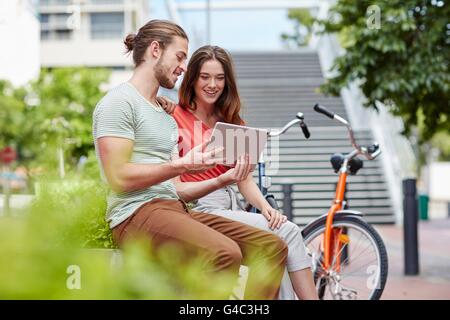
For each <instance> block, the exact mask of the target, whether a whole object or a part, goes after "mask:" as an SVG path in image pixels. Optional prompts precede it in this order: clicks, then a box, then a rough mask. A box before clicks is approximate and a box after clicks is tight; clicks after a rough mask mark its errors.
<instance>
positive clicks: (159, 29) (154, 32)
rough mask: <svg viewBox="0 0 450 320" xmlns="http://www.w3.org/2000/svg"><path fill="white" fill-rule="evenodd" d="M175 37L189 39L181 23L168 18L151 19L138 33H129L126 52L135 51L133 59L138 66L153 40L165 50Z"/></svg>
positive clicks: (125, 41)
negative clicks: (178, 23)
mask: <svg viewBox="0 0 450 320" xmlns="http://www.w3.org/2000/svg"><path fill="white" fill-rule="evenodd" d="M174 37H181V38H184V39H186V40H188V36H187V35H186V32H184V30H183V29H182V28H181V27H180V26H179V25H177V24H175V23H173V22H170V21H167V20H150V21H149V22H147V23H146V24H145V25H144V26H142V27H141V28H140V29H139V31H138V33H137V34H134V33H130V34H129V35H127V36H126V38H125V40H124V41H123V42H124V44H125V46H126V48H127V50H126V53H129V52H133V61H134V64H135V66H136V67H137V66H139V65H140V64H141V63H142V62H143V61H144V58H143V57H144V54H145V51H146V50H147V48H148V46H149V45H150V44H151V43H152V42H153V41H158V43H159V45H160V46H161V48H162V49H163V50H164V48H165V47H166V46H168V45H169V44H171V43H172V41H173V38H174Z"/></svg>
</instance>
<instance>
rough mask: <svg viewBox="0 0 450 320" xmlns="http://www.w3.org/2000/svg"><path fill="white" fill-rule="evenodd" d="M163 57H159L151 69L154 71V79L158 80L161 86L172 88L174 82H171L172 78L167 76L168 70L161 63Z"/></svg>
mask: <svg viewBox="0 0 450 320" xmlns="http://www.w3.org/2000/svg"><path fill="white" fill-rule="evenodd" d="M163 57H164V56H163ZM163 57H161V59H160V60H159V61H158V63H157V64H156V65H155V67H154V68H153V71H154V72H155V77H156V80H158V82H159V85H160V86H161V87H163V88H166V89H173V87H175V82H172V80H171V79H170V78H169V77H168V76H167V74H169V73H170V70H169V68H168V67H166V66H165V65H164V64H163V60H164V59H163Z"/></svg>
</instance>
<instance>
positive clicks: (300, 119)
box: [267, 112, 311, 139]
mask: <svg viewBox="0 0 450 320" xmlns="http://www.w3.org/2000/svg"><path fill="white" fill-rule="evenodd" d="M296 118H297V119H294V120H291V121H289V122H288V123H287V124H286V125H285V126H284V127H283V128H282V129H281V130H280V131H269V132H268V133H267V135H268V136H269V137H276V136H279V135H282V134H283V133H285V132H286V131H287V130H288V129H289V128H290V127H292V126H293V125H295V124H297V123H299V124H300V128H302V132H303V135H304V136H305V138H306V139H309V137H310V136H311V134H310V133H309V130H308V126H307V125H306V123H305V121H304V116H303V113H301V112H298V113H297V115H296Z"/></svg>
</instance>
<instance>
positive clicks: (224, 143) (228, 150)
mask: <svg viewBox="0 0 450 320" xmlns="http://www.w3.org/2000/svg"><path fill="white" fill-rule="evenodd" d="M267 134H268V131H267V130H264V129H257V128H252V127H246V126H238V125H234V124H229V123H224V122H217V123H216V125H215V126H214V129H213V132H212V134H211V137H210V140H211V143H210V144H208V146H207V147H206V149H205V151H208V150H212V149H213V148H215V147H223V148H224V149H223V151H222V152H221V153H220V154H216V155H215V158H221V159H223V161H221V164H223V165H226V166H234V165H235V163H236V161H237V159H238V158H239V157H240V156H243V155H245V154H248V155H249V156H250V163H251V164H257V163H258V159H259V157H260V155H261V153H262V152H263V151H264V148H265V146H266V143H267Z"/></svg>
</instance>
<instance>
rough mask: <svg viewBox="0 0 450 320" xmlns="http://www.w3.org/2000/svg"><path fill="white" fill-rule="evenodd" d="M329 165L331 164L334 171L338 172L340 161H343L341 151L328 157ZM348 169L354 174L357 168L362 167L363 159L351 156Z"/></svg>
mask: <svg viewBox="0 0 450 320" xmlns="http://www.w3.org/2000/svg"><path fill="white" fill-rule="evenodd" d="M330 162H331V165H332V166H333V169H334V173H338V172H339V170H340V169H341V166H342V163H343V162H344V155H343V154H342V153H335V154H333V155H332V156H331V159H330ZM347 167H348V170H349V172H350V174H351V175H355V174H356V173H357V172H358V170H359V169H361V168H362V167H363V161H362V160H361V159H359V158H353V159H351V160H350V161H349V162H348V166H347Z"/></svg>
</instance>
